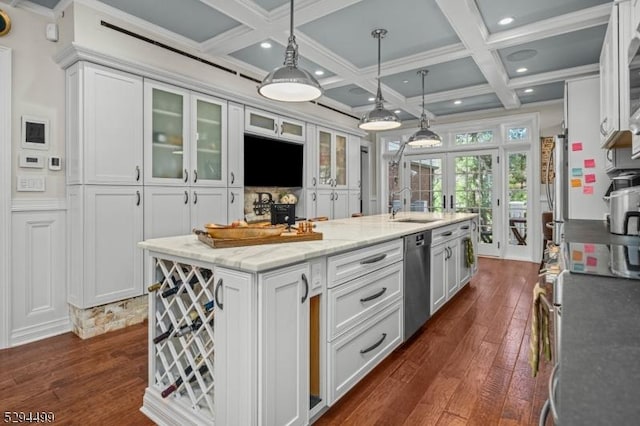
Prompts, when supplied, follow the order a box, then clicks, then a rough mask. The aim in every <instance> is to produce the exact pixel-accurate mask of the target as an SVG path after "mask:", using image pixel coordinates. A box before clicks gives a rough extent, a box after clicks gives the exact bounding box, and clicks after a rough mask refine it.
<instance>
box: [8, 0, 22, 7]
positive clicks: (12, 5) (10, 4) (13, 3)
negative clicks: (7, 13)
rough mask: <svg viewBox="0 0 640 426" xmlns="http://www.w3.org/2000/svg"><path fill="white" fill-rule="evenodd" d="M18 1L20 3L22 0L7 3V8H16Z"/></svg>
mask: <svg viewBox="0 0 640 426" xmlns="http://www.w3.org/2000/svg"><path fill="white" fill-rule="evenodd" d="M20 1H22V0H11V1H10V2H9V6H11V7H16V6H17V5H18V3H20Z"/></svg>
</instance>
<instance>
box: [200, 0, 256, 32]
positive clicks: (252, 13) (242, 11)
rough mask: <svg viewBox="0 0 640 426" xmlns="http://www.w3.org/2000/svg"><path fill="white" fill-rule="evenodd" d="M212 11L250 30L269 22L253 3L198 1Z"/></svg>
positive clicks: (226, 0)
mask: <svg viewBox="0 0 640 426" xmlns="http://www.w3.org/2000/svg"><path fill="white" fill-rule="evenodd" d="M199 1H200V2H201V3H204V4H206V5H207V6H209V7H211V8H212V9H214V10H216V11H218V12H220V13H222V14H224V15H227V16H228V17H230V18H232V19H235V20H236V21H238V22H240V23H241V24H244V25H246V26H248V27H251V28H259V27H261V26H263V25H264V23H266V22H269V15H268V14H267V13H265V11H264V9H262V8H261V7H260V6H258V5H257V4H256V3H254V2H245V1H238V0H236V1H229V0H199Z"/></svg>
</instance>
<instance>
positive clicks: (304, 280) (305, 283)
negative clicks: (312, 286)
mask: <svg viewBox="0 0 640 426" xmlns="http://www.w3.org/2000/svg"><path fill="white" fill-rule="evenodd" d="M302 282H304V296H302V301H301V302H300V303H304V301H305V300H307V297H308V296H309V280H307V276H306V275H305V274H302Z"/></svg>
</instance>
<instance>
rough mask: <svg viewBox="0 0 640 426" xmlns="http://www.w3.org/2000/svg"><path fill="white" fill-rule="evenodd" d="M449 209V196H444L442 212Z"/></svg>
mask: <svg viewBox="0 0 640 426" xmlns="http://www.w3.org/2000/svg"><path fill="white" fill-rule="evenodd" d="M446 209H447V196H446V195H443V196H442V210H446Z"/></svg>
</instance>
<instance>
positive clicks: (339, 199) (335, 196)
mask: <svg viewBox="0 0 640 426" xmlns="http://www.w3.org/2000/svg"><path fill="white" fill-rule="evenodd" d="M315 194H316V215H317V216H326V217H328V218H329V219H342V218H345V217H349V216H351V215H350V214H349V191H347V190H335V189H318V190H317V191H315Z"/></svg>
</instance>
